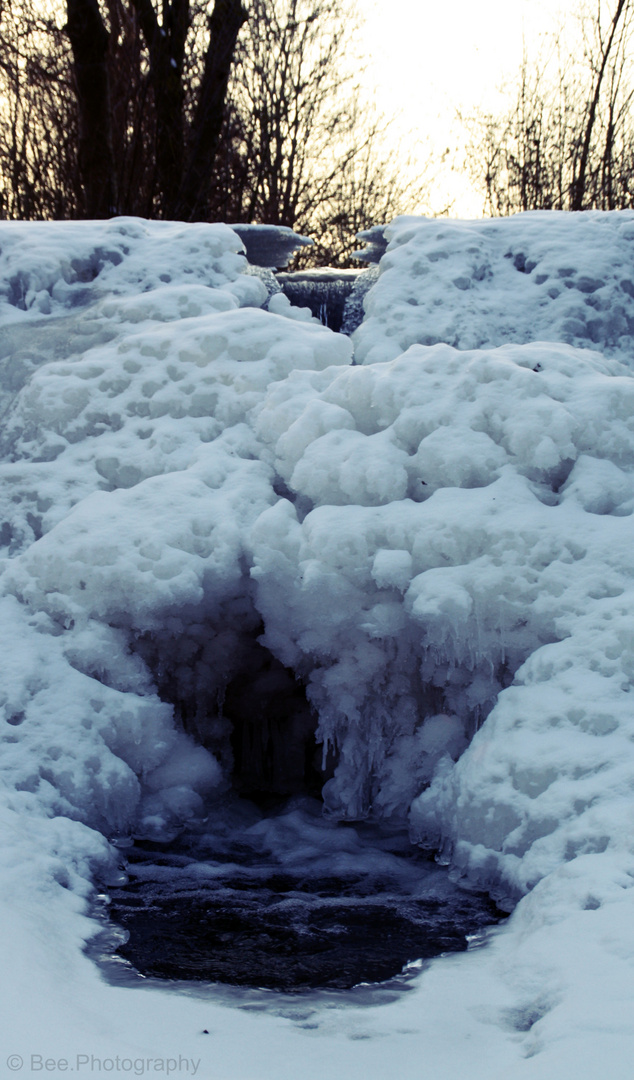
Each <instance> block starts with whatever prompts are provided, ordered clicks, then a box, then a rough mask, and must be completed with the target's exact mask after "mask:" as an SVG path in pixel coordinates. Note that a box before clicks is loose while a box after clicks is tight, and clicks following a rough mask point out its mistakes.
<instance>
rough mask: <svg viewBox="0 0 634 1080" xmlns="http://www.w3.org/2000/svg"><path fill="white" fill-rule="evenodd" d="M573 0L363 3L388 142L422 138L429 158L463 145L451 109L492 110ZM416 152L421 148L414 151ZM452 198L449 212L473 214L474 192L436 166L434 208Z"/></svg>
mask: <svg viewBox="0 0 634 1080" xmlns="http://www.w3.org/2000/svg"><path fill="white" fill-rule="evenodd" d="M577 6H578V5H577V2H576V0H432V2H430V0H366V2H365V3H364V5H363V14H364V17H365V20H366V22H365V27H364V31H363V48H364V51H365V59H366V61H367V62H368V74H369V78H370V80H371V81H373V82H374V83H375V85H376V92H377V98H378V101H379V102H380V105H381V108H382V110H383V111H384V113H385V114H386V115H387V116H388V117H390V118H391V129H392V132H393V136H394V138H395V139H398V138H399V137H400V138H403V139H404V140H405V141H406V142H407V141H409V140H410V139H411V135H410V133H416V134H417V135H418V136H419V137H421V138H423V139H424V138H425V137H429V139H430V142H431V146H432V150H433V156H434V157H435V158H436V160H437V159H438V158H439V157H440V155H441V154H442V152H443V150H444V149H446V148H447V147H451V149H452V150H453V149H454V148H456V147H460V144H461V142H462V143H464V135H462V133H461V129H460V127H459V125H458V124H457V122H456V120H455V117H456V113H457V111H461V112H462V113H464V114H467V115H468V114H469V113H472V112H473V111H474V110H476V109H477V108H482V109H489V110H492V111H496V109H497V108H499V107H500V106H501V105H502V104H503V101H504V99H503V96H502V94H501V93H500V90H499V88H500V87H501V85H502V84H503V83H504V82H505V81H506V82H507V84H508V82H509V81H510V80H511V79H512V77H513V74H514V73H515V72H516V71H517V70H518V67H519V64H520V62H521V58H522V48H523V42H524V41H525V42H526V48H527V50H528V51H529V54H530V53H531V52H532V51H533V50H534V51H535V52H536V51H537V50H538V48H539V44H540V37H541V36H543V35H544V34H547V33H548V32H549V31H552V30H554V29H555V28H556V27H557V26H558V25H561V23H562V21H563V22H565V20H566V18H570V16H571V13H572V11H573V10H574V9H575V8H577ZM423 155H424V151H421V156H423ZM443 202H452V203H453V205H452V208H451V211H450V213H451V214H452V216H457V217H479V216H481V214H482V197H481V195H480V194H479V193H478V192H476V191H475V190H474V189H473V187H472V186H471V184H470V183H469V182H468V181H467V179H466V177H464V176H460V175H459V174H458V173H456V172H452V171H451V170H450V169H449V168H444V169H442V170H441V175H440V178H439V181H438V183H437V185H436V187H435V189H434V191H433V192H432V203H433V205H434V209H436V210H438V209H441V208H442V204H443Z"/></svg>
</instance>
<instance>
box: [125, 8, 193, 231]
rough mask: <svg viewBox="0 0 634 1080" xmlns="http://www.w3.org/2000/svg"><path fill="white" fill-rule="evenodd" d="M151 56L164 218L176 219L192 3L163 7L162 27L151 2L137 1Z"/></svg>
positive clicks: (160, 203)
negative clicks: (186, 50)
mask: <svg viewBox="0 0 634 1080" xmlns="http://www.w3.org/2000/svg"><path fill="white" fill-rule="evenodd" d="M134 6H135V8H136V9H137V11H138V13H139V19H140V23H141V29H142V31H143V37H144V38H145V43H146V45H147V48H148V52H149V54H150V79H151V83H152V89H153V91H154V102H155V106H156V166H157V183H158V190H159V206H160V212H161V216H162V217H163V218H177V217H178V216H179V215H178V213H177V209H176V208H177V202H178V195H179V192H180V190H181V184H182V178H183V163H184V159H185V118H184V115H183V105H184V100H185V91H184V87H183V67H184V60H185V41H186V38H187V31H188V30H189V0H172V2H171V3H164V4H163V20H162V25H159V21H158V18H157V14H156V10H155V8H154V5H153V3H152V0H134Z"/></svg>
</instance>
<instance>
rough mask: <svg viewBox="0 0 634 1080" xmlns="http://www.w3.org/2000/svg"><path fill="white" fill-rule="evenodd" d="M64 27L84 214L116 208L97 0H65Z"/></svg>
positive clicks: (101, 214)
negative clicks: (70, 58) (75, 111)
mask: <svg viewBox="0 0 634 1080" xmlns="http://www.w3.org/2000/svg"><path fill="white" fill-rule="evenodd" d="M66 11H67V23H66V32H67V34H68V37H69V39H70V43H71V47H72V50H73V71H74V76H75V85H76V90H77V103H78V109H79V155H78V156H79V171H80V174H81V181H82V186H83V190H84V199H85V215H86V217H88V218H107V217H111V216H112V215H113V214H116V212H117V193H116V183H115V170H114V157H113V152H112V132H111V124H110V102H109V93H108V67H107V55H108V40H109V38H108V31H107V30H106V27H105V26H104V23H103V20H102V18H101V14H100V11H99V5H98V3H97V0H67V3H66Z"/></svg>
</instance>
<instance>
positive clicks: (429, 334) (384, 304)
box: [356, 211, 634, 363]
mask: <svg viewBox="0 0 634 1080" xmlns="http://www.w3.org/2000/svg"><path fill="white" fill-rule="evenodd" d="M386 236H387V238H388V240H389V241H390V246H389V251H388V253H387V255H386V256H384V258H383V260H382V263H381V281H380V284H379V285H378V286H377V288H376V289H375V290H374V291H373V293H372V296H371V298H369V299H368V302H367V304H366V312H367V318H366V320H365V322H364V324H363V326H362V327H361V328H360V329H359V331H358V333H357V353H356V355H357V362H362V363H374V362H375V361H377V360H392V359H394V358H395V357H396V356H398V355H399V353H400V352H402V351H403V349H407V348H408V347H409V346H410V345H413V344H414V343H416V342H418V343H420V344H421V345H434V344H436V343H437V342H441V341H442V342H447V343H448V344H449V345H453V346H455V347H456V348H458V349H482V348H488V347H490V346H497V345H504V344H505V343H507V342H517V343H520V344H523V343H525V342H529V341H564V342H568V343H569V344H571V345H576V346H579V347H581V348H590V349H595V348H597V349H600V350H601V351H602V352H604V353H605V354H606V355H609V356H619V357H623V358H624V359H625V360H626V361H629V362H631V356H632V348H633V341H634V213H632V212H631V211H626V212H624V213H622V214H619V215H618V216H615V215H614V214H609V213H603V212H601V211H592V212H586V213H583V214H576V215H570V214H567V213H565V212H564V211H534V212H531V213H527V214H517V215H515V216H514V217H512V218H508V219H502V218H494V219H492V220H486V221H469V222H464V221H448V220H446V219H436V220H425V219H421V218H407V217H401V218H397V219H396V221H395V222H394V223H393V224H392V225H391V226H390V227H389V228H388V229H387V230H386Z"/></svg>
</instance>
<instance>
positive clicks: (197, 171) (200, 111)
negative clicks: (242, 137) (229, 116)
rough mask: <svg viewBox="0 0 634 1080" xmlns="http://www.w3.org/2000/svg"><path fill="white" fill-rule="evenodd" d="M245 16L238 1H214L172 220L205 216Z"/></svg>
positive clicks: (187, 219) (190, 219)
mask: <svg viewBox="0 0 634 1080" xmlns="http://www.w3.org/2000/svg"><path fill="white" fill-rule="evenodd" d="M246 19H247V14H246V12H245V10H244V8H243V7H242V4H241V0H215V3H214V9H213V12H212V14H211V16H210V19H209V34H210V38H209V46H208V48H207V53H206V55H205V68H204V72H203V78H202V82H201V86H200V94H199V98H198V104H197V107H196V113H195V116H194V121H193V124H192V128H191V132H192V136H191V143H190V145H189V148H188V150H189V153H188V158H187V167H186V169H185V174H184V176H183V182H182V186H181V191H180V195H179V198H178V202H177V204H176V212H175V215H174V216H175V217H176V218H177V219H179V220H183V221H199V220H201V219H204V218H205V217H206V214H207V204H208V197H209V189H210V181H211V171H212V166H213V163H214V159H215V157H216V153H217V150H218V143H219V141H220V132H221V129H222V122H223V117H224V107H225V98H226V96H227V85H228V82H229V73H230V70H231V61H232V59H233V54H234V51H235V47H236V42H237V40H238V34H239V32H240V27H241V26H242V25H243V24H244V23H245V22H246Z"/></svg>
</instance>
